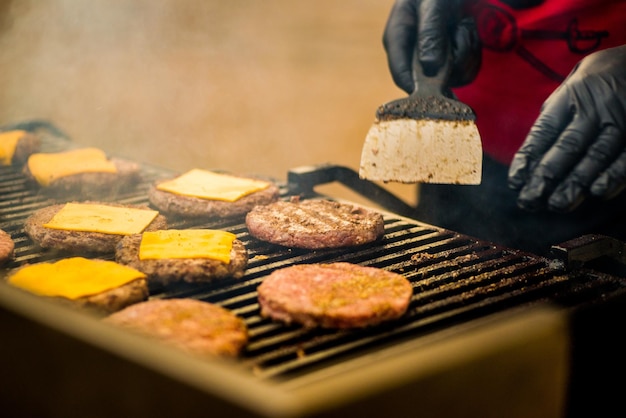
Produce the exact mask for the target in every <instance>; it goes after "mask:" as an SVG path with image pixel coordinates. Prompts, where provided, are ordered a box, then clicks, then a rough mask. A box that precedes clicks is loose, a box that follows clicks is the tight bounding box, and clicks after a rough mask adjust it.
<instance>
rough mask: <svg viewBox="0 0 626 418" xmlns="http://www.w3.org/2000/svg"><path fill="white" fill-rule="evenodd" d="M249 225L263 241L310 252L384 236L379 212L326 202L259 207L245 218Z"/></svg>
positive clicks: (313, 201)
mask: <svg viewBox="0 0 626 418" xmlns="http://www.w3.org/2000/svg"><path fill="white" fill-rule="evenodd" d="M246 226H247V227H248V231H249V232H250V234H251V235H252V236H254V237H256V238H258V239H260V240H262V241H267V242H270V243H273V244H279V245H283V246H286V247H297V248H307V249H320V248H338V247H348V246H353V245H361V244H366V243H369V242H372V241H375V240H377V239H379V238H380V237H382V236H383V234H384V233H385V224H384V220H383V216H382V215H381V214H380V213H377V212H375V211H372V210H367V209H365V208H363V207H360V206H356V205H352V204H347V203H339V202H335V201H331V200H323V199H314V200H303V201H300V200H299V199H292V200H290V201H277V202H274V203H271V204H269V205H264V206H257V207H255V208H254V209H252V210H251V211H250V212H249V213H248V214H247V215H246Z"/></svg>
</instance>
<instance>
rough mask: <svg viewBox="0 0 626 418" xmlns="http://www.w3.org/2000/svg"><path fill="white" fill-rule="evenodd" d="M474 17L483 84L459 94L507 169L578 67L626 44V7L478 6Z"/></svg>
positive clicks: (575, 1)
mask: <svg viewBox="0 0 626 418" xmlns="http://www.w3.org/2000/svg"><path fill="white" fill-rule="evenodd" d="M472 13H473V14H474V16H475V18H476V22H477V25H478V30H479V34H480V37H481V40H482V42H483V63H482V67H481V69H480V72H479V73H478V76H477V78H476V79H475V80H474V81H473V82H472V83H471V84H469V85H468V86H465V87H462V88H458V89H455V93H456V94H457V96H458V98H459V99H460V100H461V101H463V102H464V103H467V104H468V105H470V106H471V107H472V108H473V109H474V111H475V112H476V124H477V126H478V130H479V132H480V134H481V138H482V142H483V148H484V151H485V153H486V154H488V155H489V156H491V157H492V158H494V159H495V160H497V161H500V162H501V163H504V164H507V165H508V164H509V163H510V162H511V160H512V158H513V155H514V154H515V152H516V151H517V150H518V149H519V147H520V145H521V144H522V142H523V141H524V139H525V137H526V135H527V134H528V132H529V130H530V128H531V126H532V124H533V123H534V121H535V119H536V118H537V116H538V115H539V111H540V108H541V105H542V103H543V102H544V100H545V99H546V98H547V97H548V96H549V95H550V93H552V91H554V90H555V89H556V87H558V85H559V84H561V82H562V81H563V80H564V79H565V78H566V77H567V75H568V74H569V72H570V71H571V70H572V68H573V67H574V65H575V64H576V63H577V62H578V61H580V60H581V59H582V58H583V57H584V56H585V55H588V54H590V53H592V52H594V51H598V50H601V49H606V48H610V47H613V46H618V45H623V44H626V1H619V0H618V1H614V0H546V1H545V2H544V3H543V4H541V5H539V6H536V7H532V8H529V9H526V10H514V9H511V8H510V7H508V6H507V5H506V4H504V3H502V2H500V1H497V0H479V1H477V2H476V3H475V5H474V7H473V8H472ZM624 71H626V69H625V70H624Z"/></svg>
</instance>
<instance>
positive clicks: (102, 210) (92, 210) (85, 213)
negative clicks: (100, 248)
mask: <svg viewBox="0 0 626 418" xmlns="http://www.w3.org/2000/svg"><path fill="white" fill-rule="evenodd" d="M158 214H159V212H157V211H155V210H150V209H136V208H124V207H117V206H108V205H100V204H94V203H66V204H65V205H64V206H63V207H62V208H61V209H60V210H59V211H58V212H57V213H56V214H55V215H54V216H53V217H52V219H50V221H49V222H48V223H45V224H43V226H44V227H46V228H51V229H63V230H69V231H83V232H102V233H104V234H117V235H132V234H140V233H141V232H143V230H144V229H146V227H147V226H148V225H150V223H151V222H152V221H153V220H154V218H156V216H157V215H158Z"/></svg>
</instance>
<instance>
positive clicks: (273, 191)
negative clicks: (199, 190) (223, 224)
mask: <svg viewBox="0 0 626 418" xmlns="http://www.w3.org/2000/svg"><path fill="white" fill-rule="evenodd" d="M163 181H165V180H163ZM158 184H159V182H157V183H156V184H154V185H153V186H152V187H151V188H150V190H149V191H148V198H149V200H150V203H151V204H152V205H153V206H154V207H155V208H157V209H159V211H161V212H163V213H165V214H166V215H168V216H172V215H174V216H179V217H181V218H211V217H216V218H222V217H224V218H225V217H231V216H240V215H244V214H246V213H247V212H249V211H250V210H251V209H252V208H253V207H255V206H257V205H266V204H268V203H271V202H274V201H276V200H277V199H278V196H279V190H278V187H277V186H276V185H275V184H270V186H269V187H267V188H266V189H263V190H259V191H257V192H254V193H250V194H248V195H246V196H243V197H242V198H240V199H238V200H235V201H234V202H229V201H223V200H210V199H201V198H199V197H193V196H183V195H179V194H175V193H170V192H166V191H163V190H159V189H157V185H158Z"/></svg>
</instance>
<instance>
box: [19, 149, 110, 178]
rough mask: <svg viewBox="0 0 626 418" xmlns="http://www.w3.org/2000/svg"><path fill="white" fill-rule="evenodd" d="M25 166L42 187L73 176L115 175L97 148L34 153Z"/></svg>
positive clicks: (107, 160) (104, 156) (102, 152)
mask: <svg viewBox="0 0 626 418" xmlns="http://www.w3.org/2000/svg"><path fill="white" fill-rule="evenodd" d="M27 164H28V169H29V171H30V173H31V174H32V176H33V177H34V178H35V180H36V181H37V183H39V184H40V185H42V186H48V185H49V184H50V183H52V182H53V181H54V180H57V179H59V178H62V177H67V176H71V175H73V174H80V173H117V168H116V167H115V164H114V163H113V162H112V161H110V160H109V159H108V158H107V156H106V154H105V153H104V151H102V150H100V149H98V148H81V149H76V150H70V151H64V152H55V153H36V154H33V155H31V156H30V157H29V158H28V163H27Z"/></svg>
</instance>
